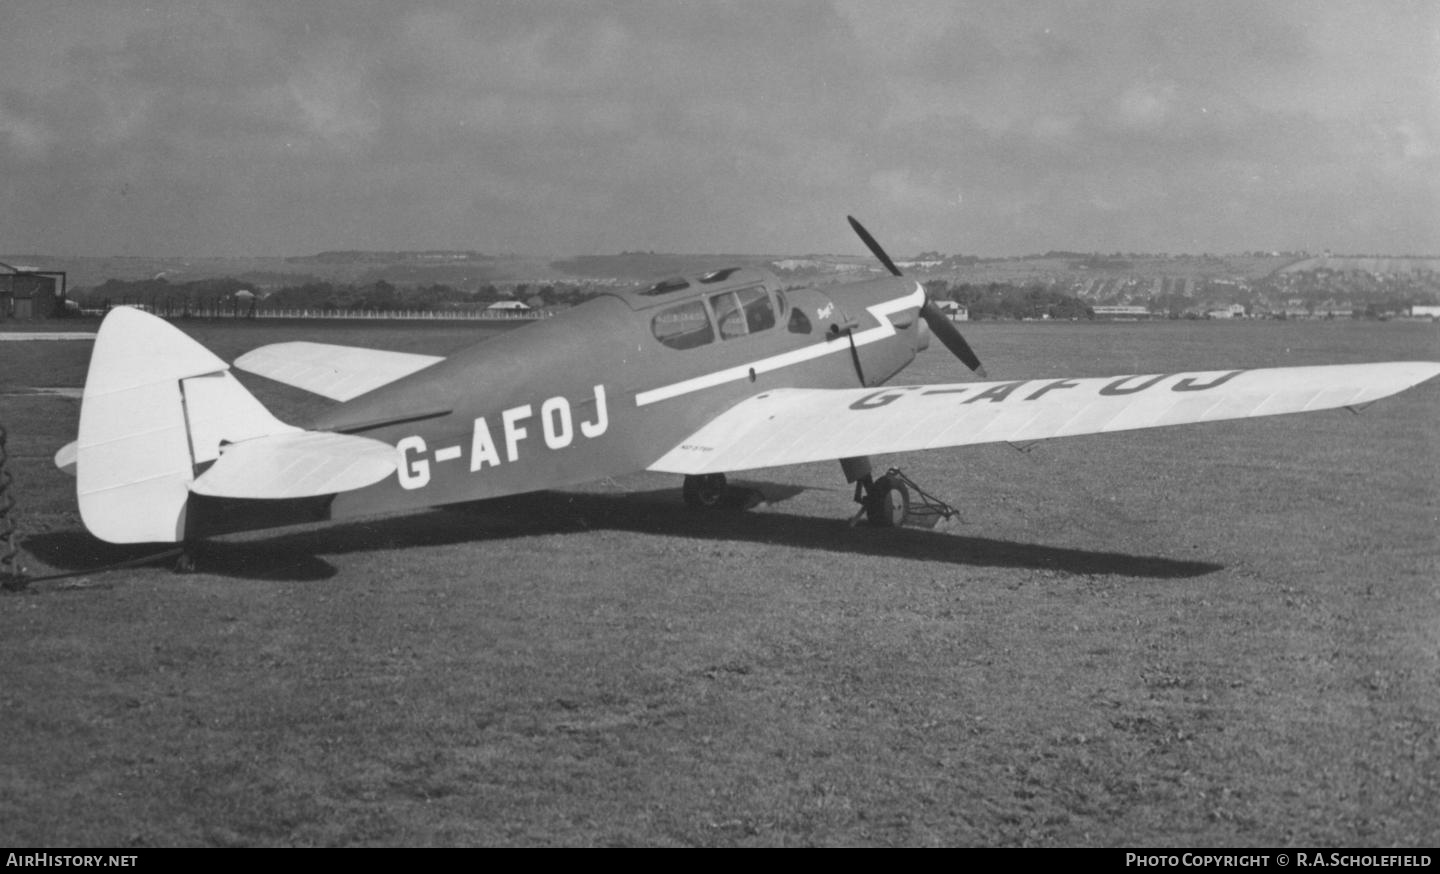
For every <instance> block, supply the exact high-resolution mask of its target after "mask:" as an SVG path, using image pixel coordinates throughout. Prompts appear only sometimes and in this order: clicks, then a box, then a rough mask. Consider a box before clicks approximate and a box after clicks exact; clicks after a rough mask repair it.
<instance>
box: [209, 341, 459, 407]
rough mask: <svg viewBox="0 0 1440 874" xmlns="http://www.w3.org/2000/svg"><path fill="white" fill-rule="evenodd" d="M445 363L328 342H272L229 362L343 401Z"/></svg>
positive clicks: (401, 353)
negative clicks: (233, 361) (434, 365)
mask: <svg viewBox="0 0 1440 874" xmlns="http://www.w3.org/2000/svg"><path fill="white" fill-rule="evenodd" d="M444 360H445V359H443V358H440V357H437V356H434V355H414V354H411V353H408V352H387V351H384V350H381V349H363V348H360V347H358V346H336V345H332V344H330V343H306V342H294V343H272V344H270V345H269V346H261V347H260V348H259V349H253V350H251V351H249V352H246V353H245V354H244V355H241V356H240V357H239V358H237V359H235V366H236V367H238V368H240V369H241V370H244V371H246V372H248V373H254V374H256V375H258V376H263V377H265V378H266V379H273V380H275V381H276V382H283V383H285V384H286V385H290V386H294V387H295V388H299V389H304V390H305V391H308V392H313V393H315V394H317V395H321V396H323V397H327V398H330V399H331V400H335V401H348V400H350V399H351V398H354V397H359V396H360V395H363V394H365V393H366V392H368V391H373V390H374V389H377V388H379V387H380V386H382V385H387V384H389V383H392V382H394V381H395V380H397V379H400V378H401V377H405V376H409V375H410V374H412V373H415V372H416V371H418V370H424V369H425V368H427V367H429V366H430V365H432V364H436V363H438V362H440V361H444Z"/></svg>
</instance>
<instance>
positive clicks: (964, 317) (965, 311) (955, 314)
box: [935, 300, 970, 322]
mask: <svg viewBox="0 0 1440 874" xmlns="http://www.w3.org/2000/svg"><path fill="white" fill-rule="evenodd" d="M935 308H936V309H938V310H940V312H942V313H944V314H945V315H946V316H949V318H950V321H952V322H968V321H970V308H969V307H967V306H965V305H964V304H962V303H960V302H959V301H955V300H937V301H935Z"/></svg>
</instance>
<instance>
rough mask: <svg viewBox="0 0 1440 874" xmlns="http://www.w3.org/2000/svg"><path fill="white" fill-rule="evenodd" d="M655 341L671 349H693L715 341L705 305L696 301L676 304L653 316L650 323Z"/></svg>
mask: <svg viewBox="0 0 1440 874" xmlns="http://www.w3.org/2000/svg"><path fill="white" fill-rule="evenodd" d="M650 330H651V331H652V332H654V334H655V339H657V340H659V341H660V342H661V343H664V344H665V345H666V346H669V347H670V348H671V349H693V348H695V347H696V346H704V345H705V344H706V343H709V342H710V341H711V340H714V339H715V331H714V329H713V328H711V327H710V316H709V315H707V314H706V312H705V304H704V303H703V302H701V301H698V300H692V301H689V302H688V303H682V304H677V305H675V306H673V307H668V308H666V309H663V310H661V311H660V312H658V313H656V314H655V318H654V319H652V320H651V322H650Z"/></svg>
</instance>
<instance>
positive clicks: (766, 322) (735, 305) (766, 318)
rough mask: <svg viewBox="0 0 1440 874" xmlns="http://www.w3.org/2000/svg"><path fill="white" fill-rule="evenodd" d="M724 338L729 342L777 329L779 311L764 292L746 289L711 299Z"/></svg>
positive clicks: (717, 295)
mask: <svg viewBox="0 0 1440 874" xmlns="http://www.w3.org/2000/svg"><path fill="white" fill-rule="evenodd" d="M710 307H711V309H713V310H714V311H715V321H716V322H718V323H719V324H720V336H721V337H723V338H725V339H726V340H729V339H731V338H733V337H743V336H745V335H746V334H753V333H755V332H756V331H764V330H766V329H768V328H772V327H774V326H775V308H774V306H772V305H771V303H770V295H769V294H766V292H765V289H763V288H742V289H740V290H739V291H727V292H724V293H723V294H715V295H711V296H710Z"/></svg>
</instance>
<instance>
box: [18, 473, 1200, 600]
mask: <svg viewBox="0 0 1440 874" xmlns="http://www.w3.org/2000/svg"><path fill="white" fill-rule="evenodd" d="M802 491H804V490H803V489H801V488H798V487H796V486H792V485H781V484H775V483H744V484H739V485H738V486H737V487H733V488H732V489H731V491H730V493H729V495H728V496H727V497H728V501H727V503H729V504H730V505H731V506H730V507H729V508H727V509H721V510H715V511H701V512H697V511H691V510H688V509H687V508H686V507H684V506H683V505H682V503H681V501H680V499H679V495H678V494H677V492H676V490H673V489H660V490H654V491H644V492H626V493H608V494H595V493H569V492H535V493H530V494H526V495H519V496H514V497H508V498H500V499H496V500H490V501H479V502H475V503H470V504H457V505H452V506H450V507H448V508H445V509H439V510H430V511H425V512H420V513H415V514H411V515H406V516H397V517H388V518H384V519H379V520H367V521H364V522H350V523H341V524H331V525H329V526H326V527H323V528H310V529H305V530H300V531H291V532H282V533H277V534H274V535H273V536H269V537H255V536H253V535H251V536H248V537H247V538H246V539H244V540H243V541H236V540H231V539H225V540H213V541H207V542H205V543H202V544H199V545H198V549H197V550H196V553H195V555H196V560H197V564H198V570H199V571H200V572H201V573H206V574H212V575H216V576H224V577H234V578H241V579H251V580H293V581H305V580H321V579H328V578H330V577H333V576H335V575H336V574H337V573H338V569H337V568H336V567H335V566H334V565H332V564H330V563H329V562H327V561H325V559H323V558H322V557H321V556H323V555H333V554H347V553H364V552H372V551H378V550H388V549H406V548H415V547H426V546H446V545H452V544H460V543H477V544H483V543H484V542H485V541H487V540H509V539H517V538H523V537H535V536H540V535H546V534H558V533H577V532H582V531H586V530H608V531H632V532H635V533H636V534H640V535H648V536H668V537H688V538H696V539H702V540H717V541H725V540H733V541H749V542H753V543H767V544H773V545H775V546H785V547H792V548H800V549H813V550H819V551H825V552H832V553H837V554H859V555H870V556H878V557H889V558H898V559H910V560H915V561H927V562H935V563H939V564H947V565H954V566H958V567H998V568H1017V569H1028V570H1050V571H1059V572H1062V573H1067V574H1075V575H1116V576H1124V577H1146V578H1158V579H1180V578H1188V577H1198V576H1204V575H1206V574H1210V573H1214V572H1215V571H1218V570H1222V569H1223V566H1221V565H1217V564H1213V563H1210V562H1201V561H1189V560H1181V559H1173V558H1166V557H1163V556H1146V555H1127V554H1123V553H1117V552H1105V551H1096V550H1086V549H1071V548H1065V547H1056V546H1045V545H1041V544H1035V543H1017V542H1014V541H1007V540H996V539H992V538H985V537H967V536H964V535H959V534H956V533H953V531H932V530H926V529H918V528H898V529H897V528H885V529H876V528H870V527H868V526H866V525H864V524H861V525H859V526H855V527H851V526H850V525H848V524H847V520H845V519H843V518H835V517H825V518H818V517H812V516H800V515H795V514H791V513H784V512H780V511H778V510H776V509H775V507H776V505H777V504H780V503H782V502H783V501H785V500H786V499H788V498H791V497H794V496H795V495H797V494H799V493H800V492H802ZM757 492H758V493H759V494H761V495H763V496H764V499H765V501H764V503H763V504H762V505H761V507H760V508H759V509H751V510H748V511H747V510H744V509H743V508H744V507H745V506H746V505H748V504H752V503H754V501H753V500H751V499H750V496H752V495H755V494H756V493H757ZM24 545H25V548H26V550H27V551H29V552H30V553H31V554H33V555H34V556H35V557H36V558H38V559H40V560H42V561H44V562H45V563H46V564H49V565H50V566H52V567H55V568H59V569H63V570H65V571H71V572H73V571H83V570H84V569H86V568H91V567H106V566H109V565H112V564H116V563H119V562H123V561H127V560H133V559H137V558H143V557H144V556H145V555H147V554H149V553H153V552H155V550H156V547H155V546H154V545H149V546H114V545H111V544H107V543H103V542H101V541H99V540H96V539H95V538H94V537H91V536H90V535H89V534H87V533H85V532H83V531H78V530H77V531H60V532H51V533H47V534H39V535H35V536H32V537H29V538H27V539H26V540H25V543H24Z"/></svg>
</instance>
